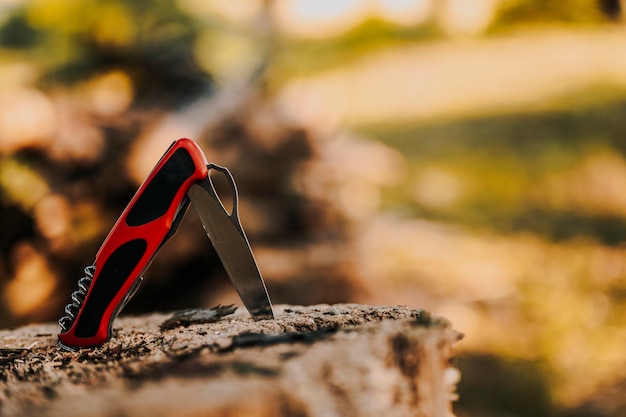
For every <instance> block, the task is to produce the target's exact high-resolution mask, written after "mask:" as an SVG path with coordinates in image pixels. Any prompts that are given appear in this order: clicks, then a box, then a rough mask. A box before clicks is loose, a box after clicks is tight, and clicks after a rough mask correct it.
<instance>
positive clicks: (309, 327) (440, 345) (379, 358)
mask: <svg viewBox="0 0 626 417" xmlns="http://www.w3.org/2000/svg"><path fill="white" fill-rule="evenodd" d="M275 312H276V317H277V318H276V319H275V320H266V321H260V322H255V321H253V320H251V319H250V316H249V315H248V314H247V312H245V311H243V310H242V309H240V310H239V311H237V312H235V313H234V314H231V313H232V310H229V309H227V308H226V309H224V308H223V309H222V310H221V312H220V313H219V314H215V313H212V312H211V311H209V310H197V311H194V312H189V311H187V312H184V313H181V312H178V313H176V314H178V315H179V317H185V318H186V319H185V320H182V321H180V325H176V324H175V323H177V321H176V320H177V319H176V317H172V316H173V315H172V314H151V315H147V316H141V317H127V318H120V319H119V320H117V321H116V323H115V324H116V327H115V328H116V332H115V333H116V334H115V337H114V338H113V339H112V340H111V341H110V342H108V343H107V344H105V345H104V346H102V347H99V348H96V349H90V350H82V351H80V352H76V353H68V352H62V351H60V350H59V349H58V348H57V346H56V333H57V330H58V329H57V326H55V325H52V324H41V325H30V326H25V327H22V328H18V329H13V330H2V331H0V415H1V416H13V415H32V416H64V417H70V416H84V415H89V416H94V417H96V416H102V417H105V416H106V417H112V416H143V415H150V416H176V417H178V416H231V417H239V416H242V417H243V416H268V417H270V416H272V417H275V416H294V417H295V416H298V417H305V416H310V417H313V416H359V417H367V416H372V417H373V416H376V417H379V416H381V415H384V416H391V417H393V416H424V417H426V416H428V417H449V416H452V401H453V400H454V399H455V396H456V394H455V393H454V389H455V384H456V382H457V381H458V379H459V372H458V371H457V370H456V369H455V368H453V367H452V366H451V365H450V360H451V356H452V346H453V345H454V343H455V342H456V341H458V340H459V339H460V334H459V333H458V332H456V331H455V330H453V329H452V326H451V325H450V323H449V322H447V321H446V320H445V319H442V318H436V317H431V316H430V315H429V314H428V313H426V312H424V311H422V310H411V309H408V308H406V307H402V306H392V307H373V306H364V305H354V304H341V305H332V306H331V305H317V306H308V307H300V306H277V307H275ZM224 314H225V315H224ZM220 315H222V316H223V317H221V318H220V317H219V316H220ZM172 319H173V320H172ZM216 320H217V321H216ZM163 323H168V324H167V325H166V326H163ZM173 323H174V324H173Z"/></svg>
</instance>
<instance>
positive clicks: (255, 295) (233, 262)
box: [187, 164, 274, 320]
mask: <svg viewBox="0 0 626 417" xmlns="http://www.w3.org/2000/svg"><path fill="white" fill-rule="evenodd" d="M207 168H208V169H209V173H208V174H207V177H206V179H205V180H203V181H199V182H197V183H195V184H193V185H192V186H191V187H190V188H189V191H188V192H187V195H188V196H189V198H190V199H191V205H192V206H193V207H194V208H195V210H196V212H197V213H198V216H199V217H200V220H201V221H202V225H203V227H204V230H205V232H206V234H207V236H208V237H209V239H210V240H211V243H212V244H213V247H214V248H215V250H216V251H217V254H218V256H219V258H220V260H221V261H222V264H223V265H224V269H226V272H227V274H228V277H229V278H230V280H231V282H232V284H233V285H234V286H235V289H236V290H237V292H238V293H239V296H240V297H241V299H242V301H243V303H244V305H245V306H246V308H247V309H248V311H249V312H250V315H251V316H252V317H253V318H254V319H255V320H262V319H273V318H274V313H273V311H272V304H271V301H270V298H269V295H268V293H267V289H266V287H265V283H264V281H263V277H262V276H261V273H260V271H259V268H258V267H257V264H256V260H255V259H254V255H253V254H252V249H251V248H250V244H249V242H248V238H247V237H246V234H245V233H244V231H243V228H242V226H241V222H240V220H239V213H238V193H237V187H236V185H235V181H234V179H233V177H232V175H231V173H230V171H228V169H227V168H225V167H222V166H219V165H216V164H209V165H207ZM211 169H214V170H216V171H219V172H221V173H223V174H224V175H225V176H226V178H227V179H228V181H229V182H230V185H231V189H232V190H233V203H232V205H233V207H232V212H231V213H228V211H227V210H226V208H225V207H224V205H223V204H222V202H221V200H220V198H219V196H218V195H217V192H216V191H215V188H214V187H213V183H212V182H211V177H210V170H211Z"/></svg>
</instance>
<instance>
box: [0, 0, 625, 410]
mask: <svg viewBox="0 0 626 417" xmlns="http://www.w3.org/2000/svg"><path fill="white" fill-rule="evenodd" d="M625 14H626V2H624V1H623V0H597V1H592V0H587V1H583V0H560V1H557V0H550V1H539V0H317V1H316V0H274V1H272V0H237V1H232V2H225V1H221V2H220V1H217V0H213V1H209V0H152V1H149V0H139V1H133V2H125V1H122V0H109V1H102V0H0V297H1V298H2V302H1V303H0V326H1V327H10V326H17V325H21V324H25V323H29V322H34V321H52V320H56V319H58V318H59V317H60V316H61V314H62V310H63V307H64V305H65V304H66V303H67V302H68V301H69V294H70V293H71V291H73V290H74V289H75V288H76V282H77V280H78V279H79V278H80V277H81V276H83V271H82V269H83V268H84V267H85V266H86V265H89V264H91V263H92V262H93V259H94V256H95V253H96V252H97V250H98V248H99V246H100V244H101V243H102V241H103V239H104V237H105V236H106V234H107V233H108V231H109V229H110V228H111V226H112V225H113V223H114V222H115V220H116V219H117V216H118V215H119V214H120V213H121V211H122V210H123V208H124V207H125V205H126V204H127V202H128V201H129V200H130V198H131V197H132V195H133V194H134V192H135V190H136V189H137V187H138V186H139V184H140V183H141V182H142V181H143V180H144V178H145V177H146V176H147V174H148V173H149V171H150V170H151V168H152V167H153V165H154V164H155V163H156V161H157V160H158V159H159V157H160V156H161V155H162V153H163V152H164V151H165V149H166V148H167V147H168V146H169V144H170V143H171V142H172V141H173V140H174V139H177V138H179V137H190V138H193V139H195V140H197V141H199V142H200V143H201V145H202V147H203V148H204V149H205V151H206V153H207V156H208V159H209V160H210V161H212V162H215V163H218V164H221V165H226V166H227V167H229V168H230V169H231V171H232V172H233V175H234V176H235V179H236V181H237V183H238V186H239V188H240V197H241V213H240V214H241V217H242V221H243V224H244V228H245V230H246V232H247V234H248V237H249V239H250V241H251V244H252V247H253V250H254V252H255V255H256V257H257V261H258V263H259V266H260V269H261V272H262V273H263V275H264V277H265V278H266V281H267V286H268V289H269V292H270V295H271V297H272V299H273V301H274V302H275V303H290V304H312V303H336V302H358V303H371V304H405V305H407V306H409V307H412V308H424V309H427V310H429V311H431V312H432V313H435V314H439V315H443V316H445V317H447V318H448V319H450V320H451V321H452V322H453V324H454V326H455V328H456V329H458V330H460V331H461V332H463V333H465V335H466V337H465V339H464V340H463V341H462V342H461V343H459V345H458V358H457V366H458V367H459V368H460V369H461V371H462V380H461V382H460V385H459V393H460V396H461V397H460V400H459V401H458V402H457V404H456V406H455V412H456V413H457V414H458V415H459V416H485V417H488V416H539V417H541V416H560V417H579V416H615V417H617V416H624V415H626V367H625V366H624V365H626V356H625V355H624V346H626V314H625V313H626V280H625V279H624V278H625V277H626V249H625V247H624V245H623V242H624V241H625V240H626V194H625V193H624V191H626V159H625V158H626V27H625V25H624V23H623V19H624V16H625ZM216 180H218V179H216ZM223 191H224V192H225V193H226V194H228V191H227V190H226V189H225V188H224V189H223ZM190 213H191V214H190V215H188V216H187V217H186V218H185V220H184V222H183V224H182V226H181V229H180V231H179V232H178V234H177V235H176V236H175V237H174V238H173V239H172V241H171V243H169V244H168V245H166V246H165V247H164V248H163V250H162V251H161V252H160V254H159V256H158V257H157V258H156V259H155V261H154V263H153V265H152V267H151V268H150V269H149V270H148V271H147V272H146V274H145V277H146V280H145V282H144V284H143V286H142V288H141V290H140V291H139V293H138V294H137V296H136V297H135V298H134V299H133V301H132V302H131V303H130V304H129V305H128V306H127V308H126V310H125V313H127V314H128V313H139V312H146V311H154V310H160V311H166V310H171V309H175V308H185V307H198V306H209V305H214V304H216V303H239V300H238V297H237V296H236V294H234V290H233V288H232V286H230V284H229V283H228V280H227V278H226V275H225V273H224V271H223V269H222V267H221V265H220V264H219V261H218V259H217V257H216V255H215V253H214V252H213V250H212V248H211V244H210V242H209V241H208V239H206V236H205V235H204V232H203V230H202V228H201V226H200V223H199V220H198V219H197V218H196V216H195V215H194V214H193V212H192V211H191V212H190Z"/></svg>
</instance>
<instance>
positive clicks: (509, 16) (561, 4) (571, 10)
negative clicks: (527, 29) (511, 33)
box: [495, 0, 619, 27]
mask: <svg viewBox="0 0 626 417" xmlns="http://www.w3.org/2000/svg"><path fill="white" fill-rule="evenodd" d="M602 5H605V6H604V10H603V8H602V7H600V6H602ZM615 8H619V5H618V1H588V0H566V1H558V0H549V1H545V0H503V1H502V2H501V5H500V6H499V8H498V9H499V11H498V14H497V16H496V19H495V25H497V26H499V27H506V26H510V25H516V24H529V23H532V24H542V23H543V24H545V23H559V24H563V23H578V24H580V23H586V24H589V23H598V22H602V21H603V20H605V19H606V16H607V14H612V13H614V12H613V11H614V9H615Z"/></svg>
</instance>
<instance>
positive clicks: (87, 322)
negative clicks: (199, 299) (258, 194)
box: [58, 138, 274, 351]
mask: <svg viewBox="0 0 626 417" xmlns="http://www.w3.org/2000/svg"><path fill="white" fill-rule="evenodd" d="M212 170H215V171H218V172H221V173H222V174H224V175H225V176H226V178H227V180H228V182H229V183H230V186H231V189H232V192H233V204H232V210H231V212H230V213H229V212H228V211H227V210H226V208H225V207H224V205H223V204H222V202H221V200H220V198H219V196H218V195H217V192H216V191H215V188H214V187H213V183H212V181H211V176H210V172H211V171H212ZM238 198H239V196H238V193H237V187H236V185H235V181H234V179H233V177H232V175H231V173H230V172H229V171H228V169H226V168H224V167H221V166H219V165H216V164H209V163H208V162H207V160H206V156H205V155H204V153H203V152H202V149H201V148H200V146H199V145H198V144H197V143H196V142H194V141H192V140H190V139H186V138H183V139H179V140H177V141H174V143H172V145H171V146H170V147H169V148H168V150H167V151H166V152H165V154H164V155H163V157H162V158H161V159H160V160H159V162H158V163H157V164H156V166H155V168H154V169H153V170H152V172H151V173H150V174H149V176H148V178H147V179H146V180H145V181H144V183H143V184H142V185H141V186H140V187H139V189H138V190H137V192H136V194H135V195H134V197H133V198H132V199H131V201H130V203H129V204H128V205H127V206H126V208H125V209H124V211H123V212H122V215H121V216H120V217H119V219H118V220H117V222H116V223H115V225H114V226H113V228H112V229H111V231H110V232H109V234H108V236H107V237H106V239H105V241H104V243H103V244H102V246H101V247H100V249H99V250H98V253H97V254H96V259H95V262H94V263H93V265H90V266H87V267H86V268H85V270H84V272H85V276H84V277H82V278H81V279H79V280H78V289H77V290H76V291H74V292H73V293H72V294H71V297H70V298H71V301H70V303H69V304H68V305H67V306H66V307H65V315H64V316H63V317H61V319H60V320H59V326H60V327H61V332H60V333H59V336H58V339H59V342H58V343H59V346H60V347H61V348H62V349H64V350H69V351H74V350H77V349H80V348H85V347H93V346H98V345H101V344H103V343H105V342H106V341H108V340H109V339H110V338H111V333H112V325H113V322H114V320H115V318H116V317H117V315H118V314H119V313H120V311H121V310H122V309H123V308H124V306H125V305H126V304H127V303H128V302H129V300H130V299H131V298H132V297H133V295H134V294H135V293H136V292H137V290H138V288H139V285H140V284H141V282H142V280H143V278H142V276H141V275H142V274H143V272H144V271H145V270H146V269H147V268H148V266H149V265H150V263H151V261H152V259H153V258H154V256H155V255H156V254H157V252H158V250H159V249H160V248H161V247H162V246H163V245H164V244H165V243H166V242H167V241H168V240H169V239H170V238H171V237H172V236H173V235H174V234H175V233H176V231H177V229H178V226H179V225H180V222H181V221H182V218H183V216H184V215H185V213H186V211H187V208H188V207H189V205H190V204H191V205H193V206H194V208H195V210H196V212H197V213H198V215H199V216H200V219H201V221H202V225H203V227H204V229H205V232H206V233H207V235H208V237H209V239H210V240H211V242H212V244H213V246H214V247H215V250H216V252H217V254H218V256H219V258H220V260H221V261H222V264H223V265H224V268H225V269H226V272H227V273H228V276H229V278H230V280H231V282H232V283H233V285H234V286H235V289H236V290H237V292H238V293H239V295H240V297H241V299H242V301H243V303H244V305H245V306H246V308H247V309H248V311H249V312H250V315H251V316H252V317H253V318H254V319H255V320H260V319H271V318H273V317H274V316H273V312H272V305H271V302H270V299H269V295H268V293H267V289H266V288H265V283H264V281H263V278H262V276H261V274H260V272H259V269H258V267H257V264H256V261H255V260H254V255H253V254H252V250H251V249H250V244H249V243H248V239H247V237H246V235H245V233H244V231H243V227H242V226H241V222H240V220H239V214H238Z"/></svg>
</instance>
